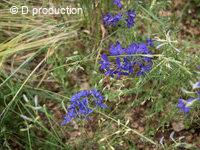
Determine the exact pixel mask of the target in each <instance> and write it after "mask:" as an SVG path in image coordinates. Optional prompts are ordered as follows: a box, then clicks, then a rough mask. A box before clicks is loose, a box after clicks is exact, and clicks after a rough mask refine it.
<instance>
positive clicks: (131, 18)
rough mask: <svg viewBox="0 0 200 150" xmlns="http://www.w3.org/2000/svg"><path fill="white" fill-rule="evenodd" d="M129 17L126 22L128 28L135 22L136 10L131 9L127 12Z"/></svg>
mask: <svg viewBox="0 0 200 150" xmlns="http://www.w3.org/2000/svg"><path fill="white" fill-rule="evenodd" d="M126 14H127V17H128V18H127V19H126V24H127V27H128V28H131V27H132V26H134V24H135V17H136V14H135V11H134V10H129V11H128V12H127V13H126Z"/></svg>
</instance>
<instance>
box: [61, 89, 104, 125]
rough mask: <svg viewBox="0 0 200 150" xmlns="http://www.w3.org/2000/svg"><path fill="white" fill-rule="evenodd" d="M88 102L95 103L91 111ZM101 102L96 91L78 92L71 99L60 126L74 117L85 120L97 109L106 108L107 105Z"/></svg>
mask: <svg viewBox="0 0 200 150" xmlns="http://www.w3.org/2000/svg"><path fill="white" fill-rule="evenodd" d="M89 100H90V101H94V102H95V106H93V107H94V108H93V109H91V106H90V105H91V104H90V101H89ZM103 101H104V97H103V96H102V95H101V93H99V92H98V91H97V90H96V89H92V90H82V91H79V92H78V93H76V94H74V95H73V96H72V97H71V99H70V106H69V107H68V109H67V114H66V115H65V116H64V121H63V122H62V124H61V125H65V124H67V123H69V122H70V121H71V120H72V119H74V118H76V117H78V118H86V117H87V116H88V115H89V114H91V113H92V112H93V110H94V109H96V108H98V107H100V108H107V105H106V104H104V103H103Z"/></svg>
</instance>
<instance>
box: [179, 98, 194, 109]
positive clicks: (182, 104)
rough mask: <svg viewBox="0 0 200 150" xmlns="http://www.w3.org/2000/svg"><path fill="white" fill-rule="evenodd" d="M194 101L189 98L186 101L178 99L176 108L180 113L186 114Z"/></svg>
mask: <svg viewBox="0 0 200 150" xmlns="http://www.w3.org/2000/svg"><path fill="white" fill-rule="evenodd" d="M194 100H195V99H194V98H190V99H188V100H184V99H179V100H178V104H177V107H178V108H179V109H180V111H182V112H184V113H188V112H189V111H190V109H191V105H192V103H193V102H194Z"/></svg>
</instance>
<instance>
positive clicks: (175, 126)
mask: <svg viewBox="0 0 200 150" xmlns="http://www.w3.org/2000/svg"><path fill="white" fill-rule="evenodd" d="M172 128H173V129H174V131H176V132H180V131H182V130H183V129H185V126H184V124H183V122H182V121H181V122H172Z"/></svg>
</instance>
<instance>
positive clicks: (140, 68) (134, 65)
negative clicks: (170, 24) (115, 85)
mask: <svg viewBox="0 0 200 150" xmlns="http://www.w3.org/2000/svg"><path fill="white" fill-rule="evenodd" d="M147 55H149V56H151V55H152V53H151V51H150V50H149V49H148V44H146V43H132V44H131V45H129V46H128V47H127V48H123V47H122V46H121V44H120V42H117V43H116V44H112V45H111V47H110V50H109V56H110V60H109V58H108V55H107V54H105V53H104V54H102V55H101V61H100V62H99V63H100V70H103V71H104V72H105V75H106V76H111V77H114V76H115V75H117V77H118V78H119V77H120V76H121V75H125V76H129V75H136V76H141V75H144V74H145V73H146V72H149V71H150V70H151V69H152V65H153V62H152V57H149V56H147ZM112 58H113V59H112Z"/></svg>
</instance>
